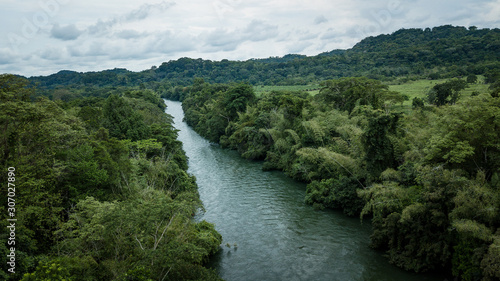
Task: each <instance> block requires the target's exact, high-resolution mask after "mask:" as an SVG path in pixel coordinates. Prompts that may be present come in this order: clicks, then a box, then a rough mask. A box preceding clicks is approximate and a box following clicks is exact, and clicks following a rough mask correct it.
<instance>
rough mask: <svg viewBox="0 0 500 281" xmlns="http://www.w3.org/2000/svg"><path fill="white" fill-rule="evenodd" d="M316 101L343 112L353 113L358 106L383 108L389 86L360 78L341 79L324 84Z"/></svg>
mask: <svg viewBox="0 0 500 281" xmlns="http://www.w3.org/2000/svg"><path fill="white" fill-rule="evenodd" d="M321 85H322V87H323V88H321V90H320V91H319V94H318V95H316V96H315V99H316V100H318V102H320V103H325V104H327V105H332V106H333V107H334V108H336V109H338V110H341V111H344V110H346V111H348V112H349V113H351V112H352V111H353V109H354V107H355V106H356V105H370V106H372V107H373V108H375V109H379V108H382V105H383V96H384V95H387V94H388V86H386V85H384V84H382V83H381V82H380V81H376V80H372V79H367V78H364V77H359V78H341V79H339V80H328V81H325V82H323V83H322V84H321Z"/></svg>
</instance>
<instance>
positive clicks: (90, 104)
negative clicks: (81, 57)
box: [0, 75, 222, 280]
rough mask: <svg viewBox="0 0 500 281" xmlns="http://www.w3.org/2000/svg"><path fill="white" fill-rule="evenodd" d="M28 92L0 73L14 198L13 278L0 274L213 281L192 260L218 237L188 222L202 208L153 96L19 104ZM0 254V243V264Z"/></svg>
mask: <svg viewBox="0 0 500 281" xmlns="http://www.w3.org/2000/svg"><path fill="white" fill-rule="evenodd" d="M32 92H33V90H32V89H31V88H30V87H29V84H28V82H27V80H25V79H23V78H19V77H15V76H9V75H2V76H0V98H2V102H1V103H0V108H1V113H0V128H1V129H0V130H2V135H1V136H0V143H1V146H0V152H1V154H0V157H1V158H0V160H1V161H0V163H1V166H2V169H4V170H7V167H15V168H16V171H15V173H16V196H19V198H22V199H23V200H20V201H17V202H16V209H17V212H16V218H17V219H18V221H17V223H16V234H17V235H16V262H17V263H16V274H9V273H7V272H6V271H4V268H5V266H2V270H0V276H1V278H4V279H6V280H20V279H21V278H23V279H22V280H132V279H133V280H159V279H163V280H181V279H182V280H218V279H219V278H218V277H217V275H216V274H215V273H214V272H213V271H211V270H208V269H206V268H204V267H203V265H204V263H205V262H206V261H207V260H208V257H209V256H210V255H212V254H213V253H215V252H216V251H217V250H218V249H219V244H220V243H221V240H222V238H221V236H220V234H218V233H217V231H215V228H214V226H213V225H211V224H209V223H207V222H200V223H196V222H194V221H193V219H192V216H193V214H194V213H195V212H196V211H197V210H198V209H199V208H201V207H202V206H201V202H200V200H199V196H198V192H197V186H196V182H195V178H194V177H193V176H191V175H189V174H188V173H187V172H186V170H187V161H186V156H185V155H184V153H183V151H182V144H181V143H180V142H179V141H177V140H176V138H177V131H176V130H175V129H174V128H173V127H172V119H171V117H168V116H167V115H166V114H164V112H163V110H164V106H160V105H159V104H158V102H159V101H160V100H159V97H158V95H156V94H154V93H153V92H150V91H147V90H143V91H127V92H125V93H122V92H118V93H117V94H116V95H111V96H109V98H108V99H106V100H103V99H94V98H89V99H86V98H80V99H73V100H72V101H71V102H70V103H64V102H63V101H57V102H52V101H49V100H47V99H46V98H40V99H38V100H36V101H34V102H33V101H30V99H29V96H30V95H31V94H32ZM119 95H124V97H120V96H119ZM131 104H132V105H131ZM101 126H104V127H105V128H103V127H101ZM108 129H109V130H108ZM117 138H119V139H117ZM5 177H6V174H2V175H1V176H0V178H2V179H3V180H4V182H7V179H6V178H5ZM5 195H6V193H4V194H3V195H2V198H1V199H2V200H1V201H3V202H4V201H6V199H5ZM2 214H3V215H2V218H3V219H2V220H1V221H0V226H1V227H2V228H5V227H6V226H7V225H6V223H7V220H6V219H5V215H6V214H7V212H2ZM2 236H3V235H2ZM8 251H9V250H8V248H7V247H6V245H1V246H0V252H1V253H2V255H1V256H2V257H3V258H1V259H0V260H1V261H2V264H4V265H6V259H7V253H8ZM134 278H135V279H134Z"/></svg>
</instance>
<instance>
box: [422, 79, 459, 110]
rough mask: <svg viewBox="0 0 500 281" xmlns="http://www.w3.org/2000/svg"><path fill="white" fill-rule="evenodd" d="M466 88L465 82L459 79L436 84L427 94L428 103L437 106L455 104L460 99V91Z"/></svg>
mask: <svg viewBox="0 0 500 281" xmlns="http://www.w3.org/2000/svg"><path fill="white" fill-rule="evenodd" d="M466 87H467V82H465V81H464V80H461V79H454V80H450V81H448V82H445V83H442V84H436V85H435V86H434V87H433V88H432V90H430V91H429V93H427V99H428V101H429V103H431V104H435V105H437V106H442V105H445V104H455V103H456V102H457V100H458V99H459V97H460V91H462V90H463V89H465V88H466Z"/></svg>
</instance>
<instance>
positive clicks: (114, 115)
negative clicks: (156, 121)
mask: <svg viewBox="0 0 500 281" xmlns="http://www.w3.org/2000/svg"><path fill="white" fill-rule="evenodd" d="M103 115H104V121H103V126H104V127H105V128H106V129H108V130H109V134H110V136H111V137H115V138H117V139H130V140H132V141H137V140H140V139H144V138H147V137H148V136H149V135H150V129H149V127H147V126H146V124H145V123H144V121H143V118H142V116H141V115H139V113H137V112H136V111H133V110H132V108H131V107H130V105H129V104H128V103H127V102H126V101H125V99H124V98H122V97H118V96H116V95H111V96H109V98H108V99H106V102H105V104H104V108H103Z"/></svg>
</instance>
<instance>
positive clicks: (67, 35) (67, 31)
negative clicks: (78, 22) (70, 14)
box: [50, 23, 82, 40]
mask: <svg viewBox="0 0 500 281" xmlns="http://www.w3.org/2000/svg"><path fill="white" fill-rule="evenodd" d="M50 33H51V35H52V37H54V38H56V39H61V40H75V39H76V38H78V37H79V36H80V35H81V34H82V31H81V30H79V29H78V28H77V27H76V26H75V25H74V24H68V25H66V26H60V25H59V24H57V23H56V24H54V26H52V30H51V31H50Z"/></svg>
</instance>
